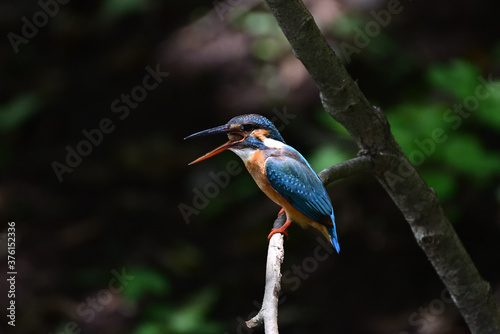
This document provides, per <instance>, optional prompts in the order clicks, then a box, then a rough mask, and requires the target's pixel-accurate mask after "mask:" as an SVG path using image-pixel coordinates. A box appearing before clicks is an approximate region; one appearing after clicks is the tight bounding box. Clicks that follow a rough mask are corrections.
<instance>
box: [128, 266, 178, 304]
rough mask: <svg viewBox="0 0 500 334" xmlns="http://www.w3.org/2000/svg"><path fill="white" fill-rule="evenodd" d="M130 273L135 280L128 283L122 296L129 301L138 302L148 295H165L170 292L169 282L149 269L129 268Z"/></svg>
mask: <svg viewBox="0 0 500 334" xmlns="http://www.w3.org/2000/svg"><path fill="white" fill-rule="evenodd" d="M130 272H131V273H132V274H133V275H134V276H135V278H134V279H133V280H132V281H130V283H129V284H128V285H127V287H126V289H124V291H123V296H124V297H125V298H127V299H130V300H140V299H141V298H144V297H145V296H146V295H147V294H148V293H149V294H153V295H165V294H166V293H168V292H169V291H170V282H169V281H168V279H167V277H165V275H162V274H161V273H159V272H157V271H154V270H152V269H149V268H131V269H130Z"/></svg>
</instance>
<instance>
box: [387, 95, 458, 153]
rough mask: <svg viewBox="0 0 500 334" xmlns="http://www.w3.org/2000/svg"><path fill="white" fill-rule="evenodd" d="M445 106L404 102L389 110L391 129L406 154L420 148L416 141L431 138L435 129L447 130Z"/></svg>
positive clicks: (388, 116)
mask: <svg viewBox="0 0 500 334" xmlns="http://www.w3.org/2000/svg"><path fill="white" fill-rule="evenodd" d="M444 111H445V108H444V107H442V106H440V105H435V104H434V105H433V104H415V103H402V104H400V105H398V106H396V107H394V108H392V109H390V110H389V111H388V112H387V118H388V119H389V123H390V124H391V131H392V133H393V135H394V137H395V138H396V140H397V142H398V143H399V145H400V146H401V148H402V149H403V151H404V152H405V153H406V154H410V153H411V152H412V151H413V150H416V149H419V147H418V146H417V145H416V143H415V142H416V141H422V140H425V139H426V138H431V136H432V132H433V131H434V130H435V129H438V128H440V129H443V131H446V130H447V129H448V128H449V124H447V123H445V122H444V121H443V114H444Z"/></svg>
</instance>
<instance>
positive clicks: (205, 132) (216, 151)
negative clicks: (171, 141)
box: [184, 124, 245, 165]
mask: <svg viewBox="0 0 500 334" xmlns="http://www.w3.org/2000/svg"><path fill="white" fill-rule="evenodd" d="M229 132H236V131H234V130H231V129H229V126H228V125H227V124H224V125H221V126H217V127H215V128H211V129H208V130H203V131H200V132H196V133H193V134H192V135H190V136H187V137H186V138H184V139H189V138H195V137H201V136H208V135H215V134H220V133H229ZM236 133H237V132H236ZM240 137H241V138H238V140H230V141H228V142H227V143H225V144H223V145H221V146H219V147H217V148H216V149H214V150H213V151H211V152H208V153H207V154H205V155H204V156H202V157H199V158H198V159H196V160H194V161H192V162H190V163H189V164H188V165H192V164H195V163H197V162H200V161H202V160H205V159H208V158H210V157H213V156H214V155H216V154H219V153H220V152H223V151H225V150H227V149H228V148H230V147H232V146H234V145H236V144H238V143H241V142H242V141H244V140H245V136H244V135H243V134H242V135H241V136H240Z"/></svg>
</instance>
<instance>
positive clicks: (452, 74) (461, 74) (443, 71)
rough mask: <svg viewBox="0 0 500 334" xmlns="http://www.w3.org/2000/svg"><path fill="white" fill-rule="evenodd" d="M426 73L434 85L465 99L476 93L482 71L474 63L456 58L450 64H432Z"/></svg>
mask: <svg viewBox="0 0 500 334" xmlns="http://www.w3.org/2000/svg"><path fill="white" fill-rule="evenodd" d="M426 75H427V80H428V82H429V83H430V84H431V85H432V86H433V87H436V88H439V89H443V90H446V91H448V92H450V93H452V94H454V95H455V97H456V98H459V99H464V98H466V97H467V96H470V95H473V94H474V92H475V88H476V87H477V85H478V81H477V78H478V76H479V75H480V71H479V70H478V69H477V68H476V66H474V65H473V64H471V63H469V62H466V61H464V60H460V59H456V60H453V61H452V62H451V63H449V64H445V65H442V64H440V65H434V66H431V67H430V68H429V69H428V70H427V73H426Z"/></svg>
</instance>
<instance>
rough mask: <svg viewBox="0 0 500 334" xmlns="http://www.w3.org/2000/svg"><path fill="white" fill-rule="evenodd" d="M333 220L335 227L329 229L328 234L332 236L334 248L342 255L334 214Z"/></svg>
mask: <svg viewBox="0 0 500 334" xmlns="http://www.w3.org/2000/svg"><path fill="white" fill-rule="evenodd" d="M331 218H332V223H333V227H329V228H327V230H328V234H329V235H330V240H331V242H332V245H333V247H335V250H336V251H337V253H340V245H339V239H337V229H336V228H335V216H334V215H333V214H332V216H331Z"/></svg>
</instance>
